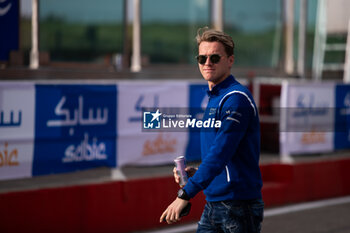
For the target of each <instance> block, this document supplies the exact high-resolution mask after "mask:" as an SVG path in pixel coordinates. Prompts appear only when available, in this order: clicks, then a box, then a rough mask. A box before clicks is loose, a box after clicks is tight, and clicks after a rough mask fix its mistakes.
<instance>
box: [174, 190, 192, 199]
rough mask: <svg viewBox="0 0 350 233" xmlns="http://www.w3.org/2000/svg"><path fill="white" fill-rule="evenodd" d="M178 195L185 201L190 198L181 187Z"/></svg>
mask: <svg viewBox="0 0 350 233" xmlns="http://www.w3.org/2000/svg"><path fill="white" fill-rule="evenodd" d="M177 197H178V198H180V199H182V200H185V201H188V200H190V197H189V196H188V195H187V193H186V191H185V190H184V189H179V191H177Z"/></svg>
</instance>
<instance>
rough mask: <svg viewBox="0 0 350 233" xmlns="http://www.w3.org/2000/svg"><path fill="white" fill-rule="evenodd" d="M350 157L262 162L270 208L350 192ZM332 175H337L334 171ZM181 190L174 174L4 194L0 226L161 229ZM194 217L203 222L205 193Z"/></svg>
mask: <svg viewBox="0 0 350 233" xmlns="http://www.w3.org/2000/svg"><path fill="white" fill-rule="evenodd" d="M349 169H350V159H333V160H330V161H321V162H307V163H305V162H304V163H295V164H267V165H262V166H261V171H262V176H263V180H264V186H263V189H262V192H263V199H264V201H265V204H266V207H271V206H276V205H282V204H289V203H297V202H305V201H312V200H318V199H323V198H331V197H337V196H345V195H349V194H350V176H349V175H348V171H349ZM330 174H332V175H330ZM177 190H178V186H177V184H175V182H174V178H173V177H163V178H153V179H141V180H131V181H125V182H110V183H100V184H90V185H81V186H72V187H64V188H47V189H41V190H32V191H22V192H14V193H3V194H0V219H1V220H2V221H1V225H0V230H1V232H2V233H10V232H18V233H22V232H36V233H46V232H53V233H55V232H66V233H70V232H72V233H73V232H74V233H94V232H105V233H108V232H119V233H126V232H135V231H140V230H146V229H152V228H159V227H162V226H165V225H166V224H164V223H163V224H160V223H159V218H160V215H161V213H162V211H163V210H164V209H165V208H166V207H167V205H168V204H169V203H171V201H173V200H174V198H175V196H176V192H177ZM191 202H192V204H193V207H192V210H191V213H190V215H189V216H186V217H184V218H183V219H182V220H181V222H182V223H188V222H193V221H198V220H199V218H200V215H201V211H202V209H203V205H204V195H203V194H202V193H200V194H199V195H198V196H197V197H195V198H194V199H193V200H191Z"/></svg>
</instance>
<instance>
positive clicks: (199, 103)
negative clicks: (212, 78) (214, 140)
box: [186, 84, 209, 161]
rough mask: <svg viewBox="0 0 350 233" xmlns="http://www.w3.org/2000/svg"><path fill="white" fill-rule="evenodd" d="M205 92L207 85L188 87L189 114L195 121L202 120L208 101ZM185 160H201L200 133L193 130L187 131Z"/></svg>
mask: <svg viewBox="0 0 350 233" xmlns="http://www.w3.org/2000/svg"><path fill="white" fill-rule="evenodd" d="M207 90H208V84H191V85H190V86H189V114H190V115H191V116H193V117H194V118H196V119H203V115H204V111H205V109H206V107H207V104H208V101H209V98H208V95H207V92H206V91H207ZM186 159H187V160H188V161H199V160H200V159H201V149H200V131H198V130H196V129H195V128H190V129H189V139H188V144H187V148H186Z"/></svg>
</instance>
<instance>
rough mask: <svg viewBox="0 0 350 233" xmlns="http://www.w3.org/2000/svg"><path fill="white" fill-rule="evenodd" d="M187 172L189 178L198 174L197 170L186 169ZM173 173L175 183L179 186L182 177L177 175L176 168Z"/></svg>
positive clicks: (192, 168)
mask: <svg viewBox="0 0 350 233" xmlns="http://www.w3.org/2000/svg"><path fill="white" fill-rule="evenodd" d="M185 171H186V172H187V175H188V177H192V176H193V175H194V173H196V171H197V168H194V167H186V168H185ZM173 173H174V178H175V182H176V183H178V184H179V183H180V176H179V175H178V174H177V171H176V167H174V169H173ZM181 188H182V187H181Z"/></svg>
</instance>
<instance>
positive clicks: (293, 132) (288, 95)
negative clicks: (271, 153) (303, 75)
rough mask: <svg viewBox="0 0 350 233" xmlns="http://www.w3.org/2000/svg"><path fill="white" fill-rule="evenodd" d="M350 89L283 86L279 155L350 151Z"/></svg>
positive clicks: (331, 85) (324, 85)
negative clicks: (349, 149)
mask: <svg viewBox="0 0 350 233" xmlns="http://www.w3.org/2000/svg"><path fill="white" fill-rule="evenodd" d="M349 116H350V85H347V84H337V83H333V82H323V83H309V82H303V83H300V82H284V83H283V85H282V91H281V121H280V147H281V150H280V154H281V155H282V160H284V161H287V162H288V161H289V160H290V157H289V155H291V154H305V153H324V152H331V151H336V150H341V149H348V148H350V118H349Z"/></svg>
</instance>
